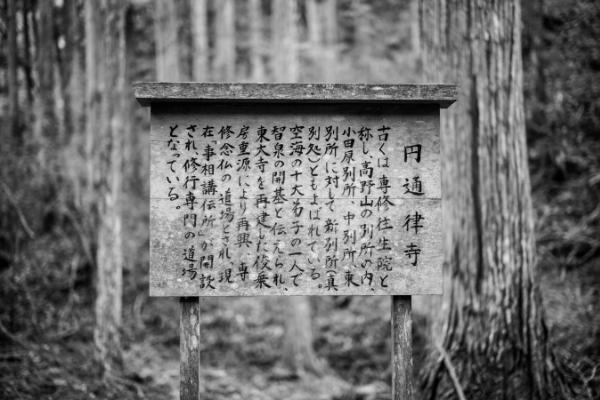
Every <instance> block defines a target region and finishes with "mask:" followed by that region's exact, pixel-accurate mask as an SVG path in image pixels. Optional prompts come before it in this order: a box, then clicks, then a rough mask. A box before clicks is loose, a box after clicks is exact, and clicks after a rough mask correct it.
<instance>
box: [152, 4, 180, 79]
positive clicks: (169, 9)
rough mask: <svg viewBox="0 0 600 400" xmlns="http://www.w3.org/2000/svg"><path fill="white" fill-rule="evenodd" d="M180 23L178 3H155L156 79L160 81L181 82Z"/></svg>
mask: <svg viewBox="0 0 600 400" xmlns="http://www.w3.org/2000/svg"><path fill="white" fill-rule="evenodd" d="M178 21H179V20H178V15H177V2H176V1H172V0H155V1H154V40H155V46H156V79H157V80H158V81H169V82H180V81H181V78H182V71H181V62H180V60H179V55H180V52H179V37H178V31H179V25H178Z"/></svg>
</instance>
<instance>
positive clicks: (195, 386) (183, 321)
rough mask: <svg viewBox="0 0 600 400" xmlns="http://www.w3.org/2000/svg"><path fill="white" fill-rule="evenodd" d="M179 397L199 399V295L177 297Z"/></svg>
mask: <svg viewBox="0 0 600 400" xmlns="http://www.w3.org/2000/svg"><path fill="white" fill-rule="evenodd" d="M179 305H180V307H179V308H180V316H179V321H180V322H179V353H180V361H179V382H180V383H179V393H180V394H179V398H180V399H181V400H199V399H200V297H181V298H180V299H179Z"/></svg>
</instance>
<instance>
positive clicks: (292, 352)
mask: <svg viewBox="0 0 600 400" xmlns="http://www.w3.org/2000/svg"><path fill="white" fill-rule="evenodd" d="M283 301H284V304H285V307H286V308H287V315H286V318H285V333H284V335H285V336H284V345H283V362H284V364H285V365H286V366H287V367H288V368H289V369H290V370H292V371H294V372H295V373H297V374H299V375H301V376H302V375H305V374H306V373H310V374H313V375H317V376H320V375H322V374H323V372H324V364H323V362H322V361H321V360H320V359H319V358H317V355H316V354H315V351H314V349H313V343H312V342H313V334H312V321H311V305H310V298H309V297H307V296H286V297H284V298H283Z"/></svg>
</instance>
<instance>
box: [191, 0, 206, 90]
mask: <svg viewBox="0 0 600 400" xmlns="http://www.w3.org/2000/svg"><path fill="white" fill-rule="evenodd" d="M190 7H191V14H192V19H191V24H192V49H193V54H192V78H193V80H195V81H197V82H202V81H204V82H205V81H207V80H208V60H209V57H208V29H207V25H208V18H207V14H206V0H191V2H190Z"/></svg>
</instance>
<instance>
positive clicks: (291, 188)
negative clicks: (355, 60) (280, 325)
mask: <svg viewBox="0 0 600 400" xmlns="http://www.w3.org/2000/svg"><path fill="white" fill-rule="evenodd" d="M136 96H137V97H138V100H140V102H142V104H145V105H148V104H149V105H150V106H151V141H150V142H151V146H150V147H151V169H150V179H151V180H150V252H151V256H150V294H151V295H153V296H230V295H232V296H258V295H260V296H264V295H412V294H439V293H441V292H442V283H441V282H442V280H441V264H442V236H441V219H442V218H441V203H440V202H441V186H440V123H439V109H440V107H447V106H448V105H449V104H451V103H452V102H453V101H454V97H455V87H454V86H445V85H406V86H402V85H384V86H369V85H292V84H289V85H252V84H236V85H230V84H152V83H146V84H138V85H137V86H136Z"/></svg>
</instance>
